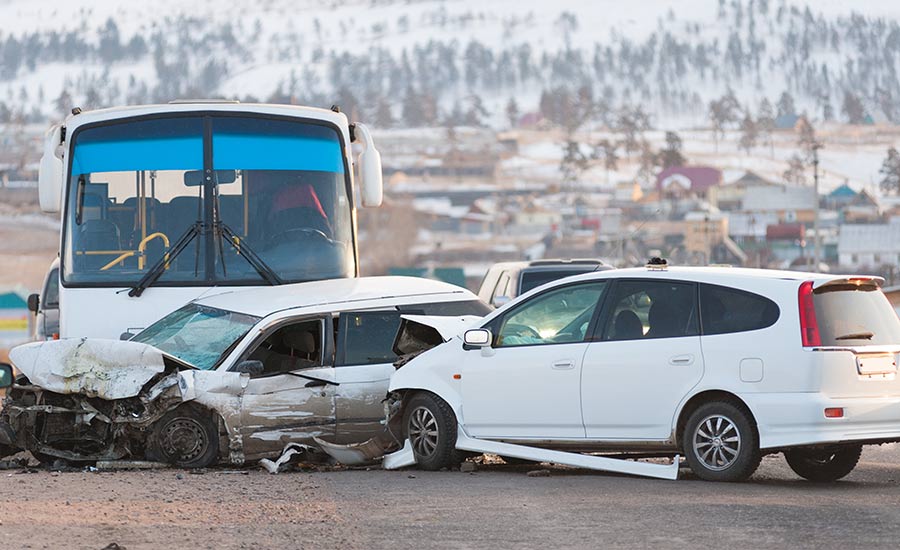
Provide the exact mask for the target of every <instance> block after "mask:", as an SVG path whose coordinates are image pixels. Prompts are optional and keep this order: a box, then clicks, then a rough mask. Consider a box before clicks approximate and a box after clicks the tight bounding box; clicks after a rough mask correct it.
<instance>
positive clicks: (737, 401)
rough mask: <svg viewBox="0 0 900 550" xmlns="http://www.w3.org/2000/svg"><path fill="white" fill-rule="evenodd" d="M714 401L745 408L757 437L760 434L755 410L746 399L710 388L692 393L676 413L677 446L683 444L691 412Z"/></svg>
mask: <svg viewBox="0 0 900 550" xmlns="http://www.w3.org/2000/svg"><path fill="white" fill-rule="evenodd" d="M712 401H729V402H731V403H733V404H734V405H736V406H738V407H740V408H742V409H744V411H745V412H746V413H747V415H748V416H749V418H750V421H751V424H752V425H753V429H754V430H756V435H757V437H758V436H759V426H758V425H757V422H756V415H755V414H754V413H753V410H752V409H751V408H750V406H749V405H748V404H747V403H746V401H744V400H743V399H741V398H740V397H738V396H737V395H736V394H735V393H732V392H730V391H727V390H714V389H708V390H703V391H701V392H698V393H695V394H694V395H692V396H691V397H690V398H689V399H687V400H686V401H685V403H684V405H682V407H681V410H679V411H678V413H677V414H676V422H675V429H674V434H673V435H674V438H675V439H674V441H675V445H676V446H680V445H681V439H682V436H683V435H684V428H685V425H686V424H687V421H688V418H690V416H691V413H693V412H694V411H695V410H696V409H697V407H699V406H701V405H703V404H704V403H710V402H712Z"/></svg>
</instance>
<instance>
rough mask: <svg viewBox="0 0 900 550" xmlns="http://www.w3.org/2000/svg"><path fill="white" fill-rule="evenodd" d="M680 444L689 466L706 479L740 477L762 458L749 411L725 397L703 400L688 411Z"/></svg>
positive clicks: (735, 479)
mask: <svg viewBox="0 0 900 550" xmlns="http://www.w3.org/2000/svg"><path fill="white" fill-rule="evenodd" d="M682 448H683V449H684V453H685V455H686V458H687V461H688V464H689V465H690V467H691V470H693V472H694V473H695V474H696V475H697V477H699V478H701V479H705V480H708V481H743V480H745V479H747V478H749V477H750V476H751V475H753V472H755V471H756V469H757V468H758V467H759V462H760V460H761V459H762V456H761V454H760V452H759V437H758V436H757V434H756V430H755V429H754V427H753V424H752V423H751V420H750V417H749V414H748V413H746V412H745V411H744V410H743V409H742V408H740V407H737V406H735V405H734V404H733V403H730V402H727V401H714V402H711V403H705V404H703V405H700V406H699V407H698V408H697V409H696V410H695V411H694V412H693V413H692V414H691V416H690V417H689V418H688V421H687V424H686V425H685V430H684V434H683V439H682Z"/></svg>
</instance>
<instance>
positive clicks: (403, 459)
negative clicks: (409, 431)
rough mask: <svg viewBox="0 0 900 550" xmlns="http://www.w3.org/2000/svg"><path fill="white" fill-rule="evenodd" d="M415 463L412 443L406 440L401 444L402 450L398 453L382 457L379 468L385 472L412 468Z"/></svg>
mask: <svg viewBox="0 0 900 550" xmlns="http://www.w3.org/2000/svg"><path fill="white" fill-rule="evenodd" d="M415 463H416V453H414V452H413V447H412V442H411V441H410V440H409V439H407V440H406V441H404V442H403V448H401V449H400V450H399V451H394V452H393V453H390V454H386V455H384V459H382V461H381V466H382V468H384V469H385V470H397V469H400V468H406V467H407V466H413V465H414V464H415Z"/></svg>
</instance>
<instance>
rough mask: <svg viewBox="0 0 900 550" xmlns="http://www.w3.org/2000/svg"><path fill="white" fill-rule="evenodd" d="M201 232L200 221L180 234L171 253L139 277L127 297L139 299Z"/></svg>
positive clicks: (201, 225) (164, 255) (201, 224)
mask: <svg viewBox="0 0 900 550" xmlns="http://www.w3.org/2000/svg"><path fill="white" fill-rule="evenodd" d="M202 232H203V223H202V222H200V221H195V222H194V223H193V224H191V226H190V227H188V228H187V231H185V232H184V233H182V235H181V237H179V238H178V241H177V242H176V243H175V246H173V247H172V250H171V252H168V253H167V254H163V255H162V257H161V258H160V259H159V260H158V261H157V262H156V263H155V264H153V267H151V268H150V269H149V270H148V271H147V273H146V274H145V275H144V276H143V277H141V280H140V281H138V282H137V284H136V285H134V286H133V287H131V290H129V291H128V295H129V296H131V297H132V298H139V297H140V296H141V294H143V293H144V291H145V290H147V287H148V286H150V285H152V284H153V283H155V282H156V281H157V279H159V278H160V277H162V274H163V273H165V272H166V266H167V265H168V264H169V262H171V261H172V260H174V259H175V258H176V257H178V255H179V254H181V252H182V251H183V250H184V249H185V248H187V245H189V244H191V241H192V240H194V238H195V237H196V236H197V235H199V234H200V233H202Z"/></svg>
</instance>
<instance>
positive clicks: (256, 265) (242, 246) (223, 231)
mask: <svg viewBox="0 0 900 550" xmlns="http://www.w3.org/2000/svg"><path fill="white" fill-rule="evenodd" d="M216 225H217V226H218V227H217V229H216V233H217V236H218V237H219V238H220V239H221V238H224V239H225V240H227V241H228V244H230V245H231V247H232V248H234V250H235V251H236V252H237V253H238V255H240V256H243V257H244V258H245V259H246V260H247V263H249V264H250V265H251V266H253V269H255V270H256V272H257V273H259V275H260V276H261V277H262V278H263V279H265V280H266V282H267V283H269V284H270V285H273V286H274V285H280V284H283V281H282V280H281V277H279V276H278V274H277V273H275V271H273V270H272V268H271V267H269V264H267V263H266V262H264V261H263V259H262V258H260V257H259V254H257V253H256V252H254V251H253V249H252V248H250V246H249V245H248V244H247V241H245V240H242V239H241V238H240V237H238V236H237V234H236V233H235V232H234V231H233V230H232V229H231V228H230V227H228V226H227V225H225V223H224V222H222V221H219V222H216ZM219 253H220V254H221V255H222V270H223V271H224V269H225V252H224V251H222V250H221V242H219Z"/></svg>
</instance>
